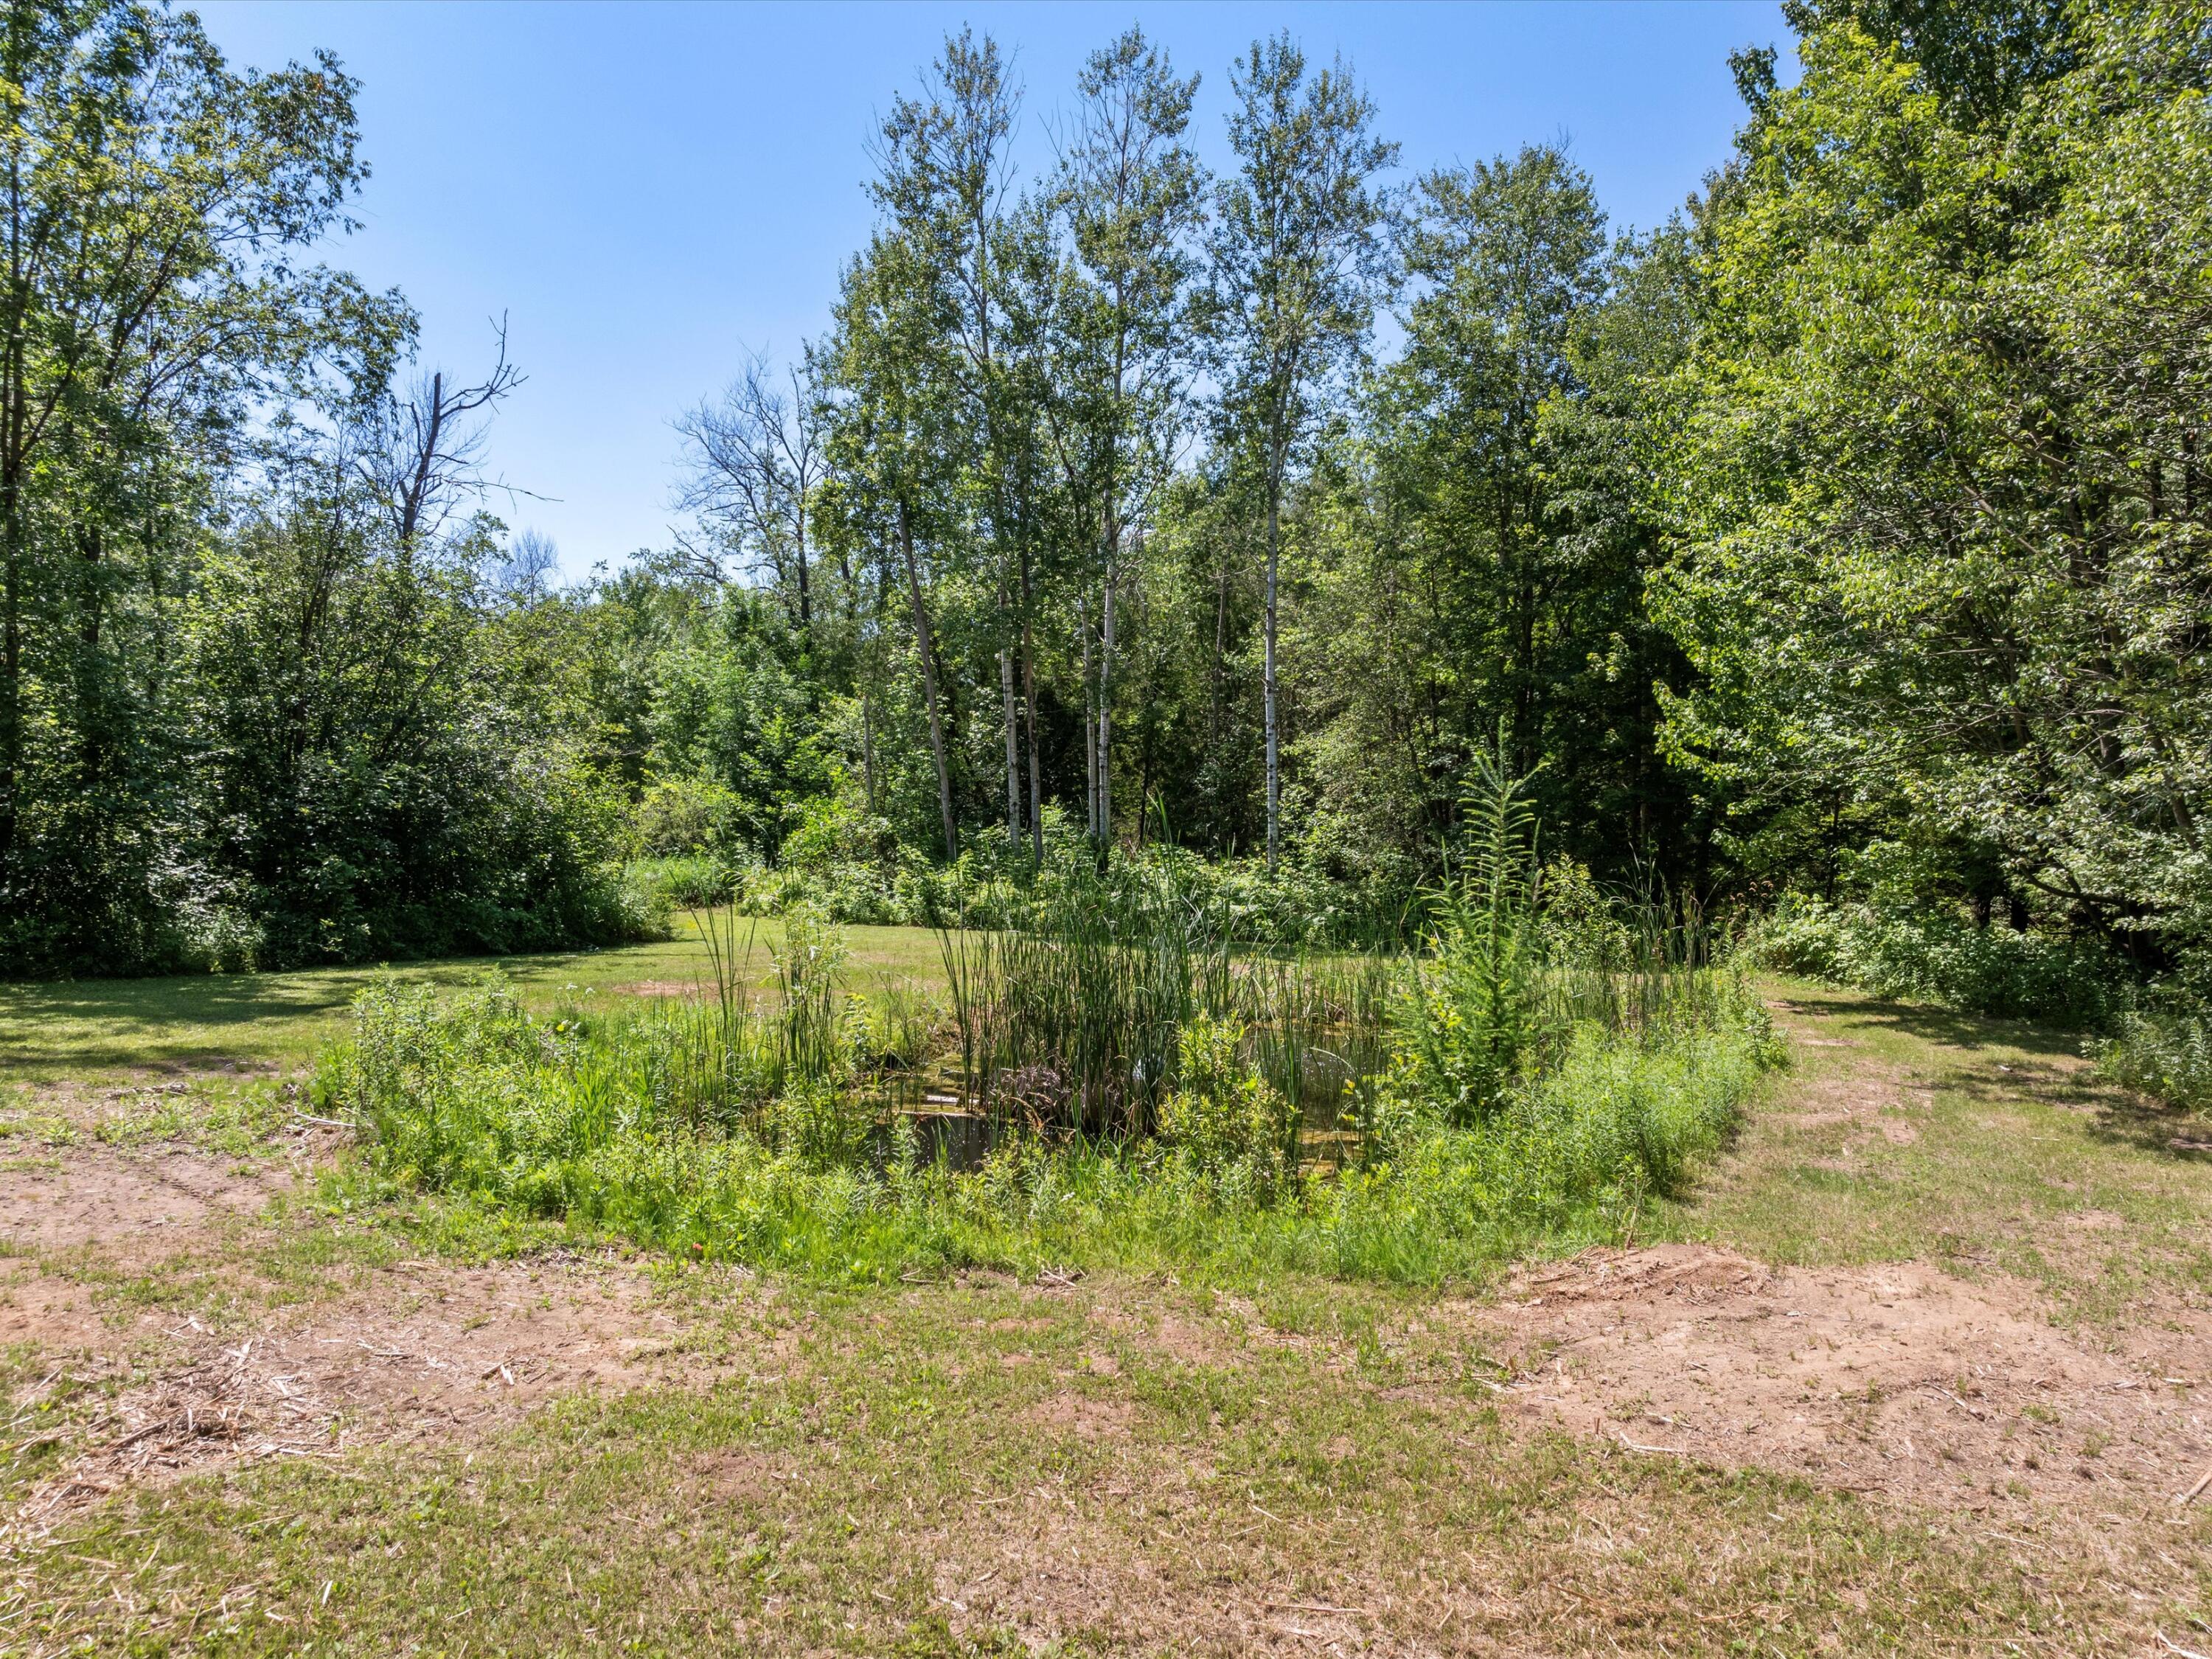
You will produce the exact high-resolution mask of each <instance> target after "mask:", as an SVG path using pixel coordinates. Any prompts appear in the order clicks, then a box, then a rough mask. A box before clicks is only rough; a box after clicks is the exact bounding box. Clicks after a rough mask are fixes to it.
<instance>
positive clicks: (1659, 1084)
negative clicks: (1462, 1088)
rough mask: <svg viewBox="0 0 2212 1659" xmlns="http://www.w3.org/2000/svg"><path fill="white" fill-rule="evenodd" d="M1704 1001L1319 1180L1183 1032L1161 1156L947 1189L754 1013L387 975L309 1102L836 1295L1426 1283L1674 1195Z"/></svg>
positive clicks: (453, 1175) (1071, 1148)
mask: <svg viewBox="0 0 2212 1659" xmlns="http://www.w3.org/2000/svg"><path fill="white" fill-rule="evenodd" d="M1731 995H1732V996H1733V997H1734V998H1735V1000H1732V1001H1729V1002H1728V1003H1726V1005H1725V1006H1726V1010H1727V1012H1728V1016H1729V1018H1727V1019H1726V1020H1724V1021H1723V1022H1722V1023H1718V1024H1711V1025H1708V1026H1704V1027H1700V1028H1697V1029H1694V1030H1691V1029H1684V1030H1676V1031H1674V1032H1673V1033H1671V1034H1669V1035H1668V1036H1666V1037H1664V1038H1663V1039H1662V1040H1656V1041H1632V1042H1622V1041H1620V1039H1619V1038H1618V1037H1617V1036H1613V1035H1610V1034H1608V1033H1607V1032H1606V1031H1605V1030H1603V1029H1602V1028H1601V1027H1598V1026H1595V1025H1589V1026H1586V1027H1584V1028H1583V1030H1581V1031H1579V1032H1578V1033H1577V1036H1576V1039H1575V1041H1574V1042H1572V1043H1571V1045H1570V1046H1569V1047H1568V1048H1567V1049H1566V1050H1565V1054H1564V1056H1563V1059H1562V1060H1561V1063H1560V1064H1559V1066H1557V1067H1556V1068H1555V1069H1554V1070H1553V1072H1552V1073H1550V1074H1549V1075H1548V1076H1547V1078H1546V1079H1544V1080H1543V1081H1542V1082H1541V1083H1540V1084H1538V1085H1534V1086H1533V1087H1531V1088H1530V1089H1528V1091H1524V1092H1523V1093H1522V1095H1521V1096H1520V1097H1518V1098H1517V1099H1516V1101H1515V1102H1514V1103H1512V1104H1511V1105H1510V1106H1509V1107H1507V1108H1506V1109H1503V1110H1501V1111H1499V1112H1498V1113H1496V1114H1494V1115H1492V1117H1491V1118H1490V1119H1489V1120H1488V1121H1486V1122H1485V1123H1483V1124H1481V1125H1480V1126H1478V1127H1474V1128H1471V1129H1459V1128H1454V1127H1450V1126H1449V1125H1448V1124H1446V1123H1444V1122H1443V1121H1442V1118H1441V1115H1437V1114H1425V1115H1420V1116H1419V1117H1417V1118H1416V1119H1415V1120H1414V1121H1412V1122H1410V1123H1409V1124H1407V1126H1406V1127H1405V1128H1404V1131H1403V1132H1402V1133H1401V1134H1400V1135H1399V1136H1398V1137H1397V1139H1395V1142H1394V1144H1393V1146H1392V1147H1391V1148H1390V1151H1389V1156H1388V1157H1387V1158H1376V1159H1373V1160H1371V1161H1370V1162H1369V1163H1367V1164H1364V1165H1357V1166H1353V1167H1350V1168H1346V1169H1345V1170H1343V1171H1342V1172H1341V1173H1340V1174H1337V1175H1334V1176H1332V1175H1328V1174H1325V1173H1323V1172H1322V1171H1319V1170H1314V1169H1311V1168H1308V1169H1306V1170H1303V1171H1301V1170H1298V1169H1297V1168H1296V1167H1295V1166H1293V1165H1292V1164H1291V1163H1290V1162H1289V1161H1288V1159H1287V1156H1286V1153H1285V1150H1284V1148H1285V1142H1284V1141H1283V1140H1282V1139H1272V1140H1271V1136H1273V1135H1274V1134H1275V1133H1277V1132H1279V1131H1280V1130H1282V1129H1284V1128H1285V1127H1286V1126H1287V1125H1288V1124H1289V1123H1290V1122H1291V1121H1292V1120H1291V1115H1290V1113H1289V1109H1288V1108H1287V1107H1286V1105H1285V1103H1284V1101H1283V1098H1282V1097H1281V1096H1280V1095H1279V1094H1278V1093H1277V1092H1276V1091H1273V1089H1272V1088H1271V1087H1270V1085H1267V1083H1266V1082H1265V1081H1263V1080H1262V1079H1260V1078H1259V1077H1258V1076H1256V1075H1255V1070H1254V1067H1253V1065H1252V1062H1251V1060H1250V1059H1249V1057H1248V1054H1247V1051H1248V1050H1249V1047H1250V1039H1249V1033H1248V1034H1246V1036H1245V1037H1244V1040H1243V1042H1239V1041H1238V1039H1237V1026H1236V1025H1235V1024H1230V1023H1225V1022H1221V1021H1218V1020H1213V1019H1210V1018H1205V1017H1200V1018H1199V1019H1197V1020H1194V1021H1193V1022H1191V1023H1190V1024H1188V1026H1187V1027H1186V1028H1184V1029H1183V1030H1182V1031H1180V1032H1178V1034H1177V1036H1178V1039H1179V1040H1178V1043H1177V1047H1178V1050H1179V1060H1181V1061H1182V1064H1183V1065H1184V1066H1185V1068H1186V1070H1187V1073H1188V1075H1187V1079H1186V1080H1185V1084H1184V1086H1182V1087H1181V1088H1179V1089H1178V1090H1177V1091H1173V1092H1172V1093H1171V1094H1170V1100H1171V1101H1173V1102H1174V1104H1173V1105H1172V1106H1170V1108H1169V1109H1168V1110H1167V1121H1170V1122H1172V1123H1173V1124H1174V1125H1175V1126H1176V1129H1177V1131H1178V1133H1179V1135H1180V1136H1181V1137H1182V1138H1181V1139H1178V1140H1177V1141H1174V1142H1159V1141H1152V1140H1147V1139H1134V1140H1118V1139H1116V1140H1106V1141H1095V1140H1085V1139H1078V1140H1074V1141H1061V1142H1053V1143H1048V1142H1047V1141H1045V1140H1042V1139H1038V1138H1036V1137H1034V1136H1031V1135H1028V1134H1025V1133H1021V1132H1020V1131H1019V1130H1018V1129H1015V1128H1012V1127H1009V1129H1008V1130H1007V1131H1006V1133H1002V1134H1001V1135H1000V1139H999V1141H998V1144H997V1146H996V1147H995V1149H994V1151H993V1152H992V1153H991V1155H990V1157H989V1158H988V1159H987V1161H986V1163H985V1164H984V1165H983V1167H982V1168H981V1169H979V1170H975V1171H973V1172H972V1173H961V1172H957V1171H954V1170H950V1169H948V1168H946V1167H945V1166H944V1165H942V1164H931V1163H928V1162H927V1161H925V1160H922V1159H921V1158H917V1157H916V1156H915V1137H914V1136H913V1134H912V1133H911V1132H910V1131H908V1132H907V1133H903V1134H902V1133H897V1132H896V1129H895V1128H894V1129H893V1130H891V1131H888V1132H887V1131H886V1130H885V1128H884V1127H883V1120H882V1116H881V1114H882V1110H883V1109H882V1106H881V1104H880V1103H879V1102H871V1100H870V1099H869V1097H867V1096H866V1095H865V1094H863V1093H860V1092H856V1091H853V1090H850V1089H844V1088H839V1087H837V1086H836V1085H834V1084H831V1083H826V1082H797V1081H793V1082H792V1083H790V1084H788V1085H785V1086H783V1087H782V1088H781V1091H778V1090H777V1087H776V1085H775V1082H774V1079H775V1068H776V1066H777V1065H778V1063H779V1039H778V1038H777V1036H775V1032H774V1030H773V1026H774V1024H775V1022H774V1021H772V1020H770V1019H769V1018H766V1017H765V1016H763V1015H761V1014H759V1013H757V1012H745V1011H744V1010H743V1009H742V1008H739V1009H738V1011H737V1012H736V1013H735V1014H734V1016H733V1015H732V1013H731V1012H730V1009H731V1006H732V1005H730V1004H729V1003H728V1002H727V1001H726V1000H725V1001H724V1002H723V1003H722V1005H721V1006H717V1005H716V1004H715V1003H714V1002H713V1001H709V1002H708V1003H705V1004H702V1005H679V1006H674V1007H667V1006H663V1007H658V1008H650V1009H644V1010H641V1011H639V1012H637V1013H635V1015H634V1016H632V1017H629V1018H625V1019H623V1020H618V1021H592V1020H581V1021H580V1020H577V1019H575V1018H573V1017H564V1018H532V1017H531V1016H529V1015H527V1014H526V1013H525V1012H522V1011H521V1009H520V1007H519V1006H518V1005H517V1004H516V1003H515V1002H514V1000H513V997H512V995H511V994H509V993H507V991H506V990H505V989H504V988H503V987H501V986H500V985H499V984H498V983H497V982H496V981H489V982H487V983H486V984H484V985H483V986H481V987H478V988H477V989H474V990H471V991H467V992H464V993H461V994H443V995H441V994H438V993H435V992H434V991H432V990H430V989H428V987H418V988H414V989H403V988H401V987H398V985H397V984H396V983H393V982H389V981H387V982H386V983H385V984H383V985H380V986H378V987H372V988H371V989H370V990H369V991H368V992H366V993H364V994H363V995H362V998H361V1000H360V1002H359V1004H358V1006H357V1010H356V1024H357V1032H356V1038H355V1040H354V1042H352V1043H350V1044H349V1045H346V1046H345V1047H343V1048H340V1049H338V1050H337V1051H335V1052H333V1053H332V1054H330V1055H329V1056H327V1057H326V1058H325V1061H324V1063H323V1066H322V1067H321V1069H320V1071H319V1076H318V1083H317V1091H318V1099H319V1109H321V1110H325V1111H333V1112H335V1111H345V1112H350V1113H353V1114H356V1115H358V1117H359V1118H360V1119H361V1121H362V1122H363V1124H364V1126H365V1127H367V1128H368V1131H369V1133H370V1137H371V1139H370V1143H369V1156H370V1157H371V1158H372V1159H373V1160H374V1163H375V1164H376V1165H377V1166H378V1167H379V1168H380V1170H383V1171H384V1172H385V1173H386V1175H387V1176H389V1177H391V1178H392V1179H394V1180H396V1181H398V1182H400V1183H402V1184H403V1185H412V1184H420V1185H422V1186H427V1187H432V1188H440V1189H442V1190H446V1191H448V1192H453V1193H454V1194H461V1195H465V1196H468V1197H470V1198H471V1199H473V1200H476V1201H477V1202H479V1203H482V1204H484V1205H487V1206H492V1207H495V1208H500V1209H507V1210H511V1211H514V1212H520V1213H526V1214H532V1215H544V1216H550V1217H557V1218H567V1219H568V1221H569V1222H570V1223H571V1224H572V1225H576V1226H578V1227H580V1228H584V1229H587V1230H591V1229H596V1230H605V1231H611V1232H616V1233H619V1234H623V1235H624V1236H627V1237H631V1238H635V1239H636V1240H638V1241H639V1242H641V1243H646V1244H648V1245H651V1246H653V1247H655V1248H658V1249H669V1250H674V1251H681V1252H683V1253H684V1254H686V1255H708V1256H713V1257H717V1258H723V1259H730V1260H736V1261H744V1262H748V1263H750V1264H753V1265H756V1266H760V1267H781V1268H786V1269H790V1270H794V1271H799V1272H804V1273H812V1274H818V1275H823V1276H827V1277H830V1278H835V1279H851V1278H860V1279H886V1280H887V1279H896V1278H897V1277H898V1276H900V1275H901V1274H903V1273H912V1272H914V1271H916V1270H930V1269H938V1268H944V1267H957V1266H963V1265H970V1264H991V1265H998V1266H1007V1267H1016V1268H1031V1267H1035V1266H1036V1265H1038V1264H1040V1263H1044V1262H1051V1263H1054V1264H1059V1265H1066V1264H1068V1263H1071V1262H1085V1261H1088V1262H1102V1263H1107V1262H1113V1263H1124V1264H1129V1265H1133V1266H1143V1267H1152V1266H1180V1267H1201V1268H1204V1269H1206V1270H1207V1271H1209V1272H1216V1273H1229V1274H1232V1275H1237V1274H1250V1273H1263V1274H1264V1273H1268V1272H1271V1271H1276V1270H1279V1269H1281V1268H1285V1267H1296V1268H1297V1269H1299V1270H1301V1271H1309V1272H1317V1273H1327V1274H1331V1275H1335V1276H1339V1277H1352V1278H1370V1279H1387V1280H1393V1281H1404V1282H1428V1283H1433V1282H1439V1281H1443V1280H1446V1279H1455V1278H1463V1277H1467V1276H1469V1275H1472V1274H1475V1273H1480V1272H1482V1271H1484V1270H1485V1268H1486V1267H1487V1266H1488V1265H1489V1264H1492V1263H1495V1262H1496V1261H1499V1260H1501V1259H1503V1258H1504V1257H1506V1256H1509V1255H1512V1254H1514V1253H1516V1252H1517V1251H1520V1250H1523V1249H1530V1248H1534V1247H1538V1246H1541V1245H1547V1244H1549V1245H1553V1246H1559V1247H1571V1246H1574V1245H1577V1244H1580V1243H1590V1242H1596V1241H1599V1240H1601V1239H1606V1238H1611V1237H1618V1236H1619V1235H1620V1231H1622V1230H1623V1229H1624V1228H1625V1227H1627V1226H1631V1225H1633V1218H1634V1215H1635V1212H1636V1206H1637V1203H1638V1200H1639V1199H1640V1197H1641V1195H1642V1194H1644V1193H1647V1192H1653V1191H1666V1190H1673V1189H1674V1188H1676V1187H1678V1186H1679V1184H1680V1182H1681V1180H1682V1179H1683V1178H1684V1176H1685V1172H1686V1170H1687V1169H1688V1168H1689V1167H1690V1165H1691V1164H1692V1161H1693V1160H1694V1159H1695V1158H1697V1157H1698V1156H1699V1154H1700V1153H1701V1152H1704V1151H1705V1150H1707V1149H1709V1148H1710V1147H1711V1146H1713V1145H1714V1144H1715V1142H1716V1140H1717V1137H1718V1136H1719V1135H1720V1134H1721V1133H1723V1132H1724V1131H1725V1129H1726V1127H1727V1126H1728V1124H1729V1123H1730V1122H1731V1121H1733V1120H1734V1118H1735V1115H1736V1114H1737V1113H1738V1112H1740V1111H1741V1109H1742V1107H1743V1105H1744V1104H1745V1103H1746V1102H1747V1099H1748V1098H1749V1097H1750V1095H1751V1093H1752V1091H1753V1090H1754V1089H1755V1088H1756V1087H1757V1086H1758V1080H1759V1077H1760V1076H1761V1075H1762V1074H1763V1072H1764V1069H1765V1067H1766V1066H1768V1065H1770V1064H1771V1063H1772V1061H1773V1058H1774V1055H1773V1042H1772V1035H1771V1030H1770V1029H1769V1028H1768V1027H1766V1025H1765V1022H1764V1017H1763V1012H1762V1011H1761V1010H1760V1009H1759V1005H1758V1003H1757V1001H1756V1000H1755V999H1754V998H1751V997H1749V996H1748V994H1747V993H1744V992H1743V991H1742V990H1741V987H1738V988H1737V990H1736V991H1735V992H1733V993H1731Z"/></svg>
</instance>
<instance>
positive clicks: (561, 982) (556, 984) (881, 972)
mask: <svg viewBox="0 0 2212 1659" xmlns="http://www.w3.org/2000/svg"><path fill="white" fill-rule="evenodd" d="M674 925H675V936H674V937H673V938H672V939H666V940H664V941H660V942H658V943H655V944H651V945H628V946H624V947H622V948H620V949H616V950H607V951H573V952H566V953H562V954H557V955H548V956H526V957H481V958H464V959H460V960H451V961H441V962H430V963H396V964H393V965H392V967H391V968H390V969H384V968H380V967H361V968H313V969H303V970H301V971H300V972H297V973H289V974H195V975H184V976H180V977H175V978H167V979H89V980H69V981H54V982H51V983H45V984H24V983H20V982H18V983H5V982H0V1082H18V1083H48V1082H55V1081H60V1080H64V1079H66V1080H69V1081H72V1082H89V1081H96V1080H100V1079H106V1078H110V1077H113V1076H115V1075H117V1074H118V1073H130V1072H138V1071H146V1070H159V1069H164V1068H167V1069H174V1070H188V1069H192V1068H206V1067H213V1066H248V1067H254V1068H263V1067H269V1066H276V1067H278V1068H282V1069H289V1068H292V1067H295V1066H304V1065H307V1063H309V1062H310V1061H312V1060H313V1058H314V1056H315V1054H317V1053H318V1052H319V1050H320V1049H321V1048H323V1047H324V1046H325V1045H326V1044H327V1043H330V1042H333V1041H335V1040H336V1039H337V1038H338V1037H340V1036H343V1035H345V1033H346V1031H347V1030H348V1022H349V1013H348V1011H349V1009H350V1007H351V1006H352V1004H353V1000H354V997H355V996H356V994H358V993H359V992H360V990H361V989H362V987H363V986H365V985H367V984H368V983H369V982H370V981H371V980H372V979H374V977H375V976H376V975H378V974H380V973H382V972H386V971H389V972H392V973H394V974H397V975H398V976H399V977H401V978H402V979H406V980H410V981H429V982H432V983H440V984H459V983H462V982H464V981H466V980H467V979H468V978H469V977H470V976H471V975H475V974H477V973H481V972H482V971H483V969H486V968H489V967H494V966H496V967H498V968H500V969H503V970H504V971H505V972H506V973H507V975H509V976H510V977H512V978H513V980H514V981H515V982H516V984H517V985H518V986H519V987H520V988H521V991H522V994H523V996H524V998H525V1000H526V1001H528V1002H530V1003H531V1004H532V1005H533V1006H540V1007H550V1006H559V1005H562V1004H564V1003H576V1004H579V1005H583V1006H588V1004H589V1002H590V1000H591V999H592V998H595V997H605V996H618V995H621V994H623V993H624V992H625V991H626V990H628V989H629V988H631V987H640V986H645V987H656V988H661V989H665V987H683V986H690V985H692V984H695V983H698V982H702V981H708V980H709V979H710V978H711V969H710V960H709V957H708V950H707V942H706V939H705V938H704V937H703V936H702V927H701V918H700V917H699V916H697V915H692V914H689V913H679V914H678V915H677V917H676V919H675V924H674ZM714 925H716V926H719V927H721V928H722V929H724V930H725V931H727V932H733V935H734V937H735V939H736V940H737V942H738V948H739V951H741V952H743V951H744V949H745V947H746V945H747V944H748V942H750V947H751V948H750V970H751V977H752V978H753V979H754V980H755V981H766V979H767V978H768V976H769V950H770V947H771V946H772V945H775V944H776V943H777V942H779V941H781V939H782V936H783V927H782V924H781V922H778V921H760V922H754V921H749V920H747V919H745V918H743V917H738V918H735V919H734V920H733V919H732V918H729V917H728V916H726V915H718V916H717V918H716V920H715V922H714ZM844 932H845V934H846V937H847V939H848V943H849V944H850V945H851V948H852V959H851V965H850V970H849V978H850V981H851V984H852V987H853V988H854V990H856V991H860V992H863V993H866V992H867V991H869V990H871V989H872V988H873V987H874V986H875V985H877V984H878V983H879V982H881V981H884V980H896V979H899V978H906V979H910V980H912V981H915V982H916V983H918V984H925V985H928V986H932V987H938V988H940V989H941V987H942V986H943V984H944V978H945V968H944V962H943V959H942V957H940V955H939V948H938V941H937V936H936V935H935V934H934V933H931V932H930V931H929V930H928V929H927V928H922V927H851V928H847V929H845V930H844Z"/></svg>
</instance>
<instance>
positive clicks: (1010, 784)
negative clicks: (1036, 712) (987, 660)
mask: <svg viewBox="0 0 2212 1659" xmlns="http://www.w3.org/2000/svg"><path fill="white" fill-rule="evenodd" d="M999 692H1000V696H1001V698H1002V699H1003V700H1004V702H1005V703H1006V850H1007V852H1009V853H1013V852H1017V851H1018V850H1020V848H1021V844H1022V761H1021V734H1020V732H1019V730H1018V724H1019V722H1018V717H1017V716H1016V714H1015V712H1014V658H1013V653H1012V652H1010V651H1004V650H1002V651H1000V653H999Z"/></svg>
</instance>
